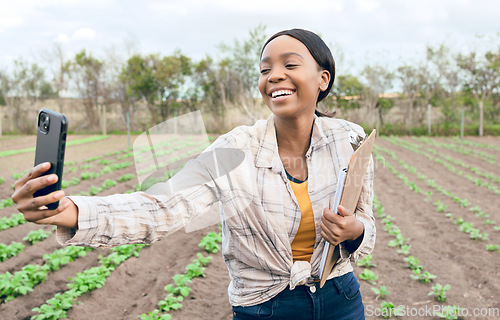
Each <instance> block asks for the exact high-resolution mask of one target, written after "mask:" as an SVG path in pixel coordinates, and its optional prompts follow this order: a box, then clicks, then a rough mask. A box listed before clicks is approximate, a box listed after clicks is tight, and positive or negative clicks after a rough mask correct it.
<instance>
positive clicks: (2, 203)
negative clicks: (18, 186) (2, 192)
mask: <svg viewBox="0 0 500 320" xmlns="http://www.w3.org/2000/svg"><path fill="white" fill-rule="evenodd" d="M13 205H14V200H12V198H7V199H4V200H0V210H2V209H5V208H8V207H11V206H13Z"/></svg>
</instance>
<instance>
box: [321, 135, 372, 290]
mask: <svg viewBox="0 0 500 320" xmlns="http://www.w3.org/2000/svg"><path fill="white" fill-rule="evenodd" d="M375 134H376V130H375V129H374V130H373V131H372V132H371V133H370V135H369V136H368V137H367V138H366V139H365V140H364V141H363V142H362V144H361V146H360V147H359V148H358V149H357V150H356V151H354V153H353V154H352V156H351V159H350V161H349V165H348V166H347V173H346V174H345V181H344V185H343V188H342V192H338V190H337V194H336V195H335V208H334V211H335V212H336V211H337V207H338V205H339V204H340V205H341V206H343V207H344V208H346V209H347V210H349V211H350V212H352V213H354V212H355V211H356V206H357V204H358V200H359V195H360V194H361V187H362V185H363V180H364V176H365V173H366V169H367V168H368V163H369V161H370V156H371V153H372V149H373V143H374V142H375ZM339 178H340V177H339ZM339 181H340V179H339ZM337 188H339V185H337ZM337 196H340V203H339V204H337V202H336V201H337ZM339 256H340V248H339V246H330V244H329V243H328V242H327V243H325V248H324V251H323V255H322V257H321V263H320V274H319V276H320V288H321V287H323V285H324V284H325V282H326V279H327V278H328V276H329V275H330V273H331V271H332V269H333V266H334V265H335V263H336V262H337V260H338V258H339Z"/></svg>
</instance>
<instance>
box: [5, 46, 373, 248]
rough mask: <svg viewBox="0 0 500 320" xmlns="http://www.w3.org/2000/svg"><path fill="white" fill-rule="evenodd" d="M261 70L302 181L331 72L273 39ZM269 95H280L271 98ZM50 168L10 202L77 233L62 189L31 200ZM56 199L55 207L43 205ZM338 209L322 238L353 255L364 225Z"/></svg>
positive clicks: (329, 215)
mask: <svg viewBox="0 0 500 320" xmlns="http://www.w3.org/2000/svg"><path fill="white" fill-rule="evenodd" d="M260 69H261V77H260V79H259V90H260V92H261V94H262V97H263V99H264V101H265V102H266V104H267V105H268V107H269V108H270V110H271V111H272V112H273V114H274V115H275V127H276V138H277V142H278V152H279V155H280V157H281V160H282V162H283V164H284V166H285V168H286V170H287V171H288V172H289V173H290V174H291V175H292V176H293V177H295V178H297V179H300V180H305V179H306V178H307V174H308V172H307V165H306V159H305V154H306V152H307V150H308V149H309V146H310V143H311V141H310V136H311V130H312V125H313V122H314V110H315V108H316V101H317V98H318V95H319V93H320V92H321V91H325V90H326V89H327V87H328V83H329V81H330V73H329V72H328V71H326V70H321V69H320V68H319V66H318V64H317V62H316V61H315V60H314V58H313V57H312V55H311V54H310V53H309V51H308V49H307V48H306V47H305V46H304V44H302V43H301V42H300V41H298V40H296V39H294V38H292V37H289V36H280V37H277V38H276V39H274V40H272V41H271V42H270V43H269V44H268V45H267V46H266V48H264V51H263V53H262V58H261V63H260ZM273 92H274V94H276V93H278V92H279V95H278V96H273ZM49 167H50V164H49V163H43V164H40V165H37V166H35V167H34V168H32V169H31V170H30V171H29V172H28V173H26V174H25V175H24V176H23V177H22V178H21V179H19V180H18V181H16V183H15V191H14V194H13V195H12V199H13V200H14V202H15V203H16V204H17V209H18V210H19V211H20V212H22V213H23V214H24V217H25V218H26V220H28V221H31V222H34V223H39V224H53V225H57V226H62V227H67V228H74V229H77V228H78V207H77V206H76V205H75V204H74V203H73V202H72V201H71V200H70V199H68V198H65V197H64V192H63V191H56V192H53V193H51V194H49V195H46V196H43V197H36V198H34V197H33V194H34V192H36V191H37V190H40V189H42V188H44V187H45V186H48V185H51V184H53V183H55V182H56V181H57V176H56V175H48V176H42V173H44V172H45V171H47V170H48V169H49ZM57 200H59V201H60V204H59V207H58V208H57V209H55V210H48V209H47V208H46V207H45V205H46V204H49V203H52V202H54V201H57ZM337 210H338V213H339V214H338V215H337V214H334V213H333V211H332V210H330V209H328V208H325V209H324V211H323V217H322V218H321V221H322V223H321V235H322V236H323V238H325V239H326V240H327V241H328V242H330V243H331V244H333V245H337V244H339V243H341V242H344V243H345V244H346V247H347V249H348V250H349V251H351V252H353V251H354V250H355V249H356V248H357V247H358V246H359V244H360V243H361V241H362V239H363V232H364V225H363V223H361V222H360V221H359V220H357V219H356V217H354V215H353V214H352V213H351V212H349V211H348V210H347V209H345V208H344V207H342V206H339V207H338V208H337Z"/></svg>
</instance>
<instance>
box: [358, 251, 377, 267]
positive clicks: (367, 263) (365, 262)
mask: <svg viewBox="0 0 500 320" xmlns="http://www.w3.org/2000/svg"><path fill="white" fill-rule="evenodd" d="M372 259H373V257H372V255H371V254H369V255H367V256H365V257H363V258H362V259H359V260H358V266H360V267H365V268H371V267H375V266H376V264H375V263H373V261H372Z"/></svg>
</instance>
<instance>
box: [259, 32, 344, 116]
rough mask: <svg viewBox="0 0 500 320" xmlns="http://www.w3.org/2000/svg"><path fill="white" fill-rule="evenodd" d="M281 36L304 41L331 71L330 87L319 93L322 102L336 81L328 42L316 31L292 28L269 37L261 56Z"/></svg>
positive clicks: (314, 55)
mask: <svg viewBox="0 0 500 320" xmlns="http://www.w3.org/2000/svg"><path fill="white" fill-rule="evenodd" d="M279 36H290V37H292V38H295V39H297V40H299V41H300V42H302V44H304V45H305V46H306V48H307V50H309V52H310V53H311V55H312V57H313V58H314V60H316V62H317V63H318V65H319V67H320V68H321V70H326V71H328V72H329V73H330V82H329V83H328V88H327V89H326V90H325V91H321V92H320V93H319V95H318V100H317V101H316V103H318V102H320V101H321V100H323V99H324V98H325V97H326V96H327V95H328V93H329V92H330V90H331V89H332V86H333V82H334V81H335V61H334V60H333V56H332V52H331V51H330V48H328V46H327V45H326V43H325V42H324V41H323V40H322V39H321V38H320V37H319V36H318V35H317V34H315V33H314V32H311V31H308V30H304V29H290V30H283V31H280V32H278V33H275V34H274V35H272V36H271V37H270V38H269V39H267V41H266V43H265V44H264V46H263V47H262V51H261V52H260V55H261V57H262V53H263V52H264V49H265V48H266V46H267V45H268V43H269V42H271V41H272V40H274V39H276V38H277V37H279ZM315 112H316V115H318V116H333V114H329V113H322V112H320V111H318V110H316V111H315Z"/></svg>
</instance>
